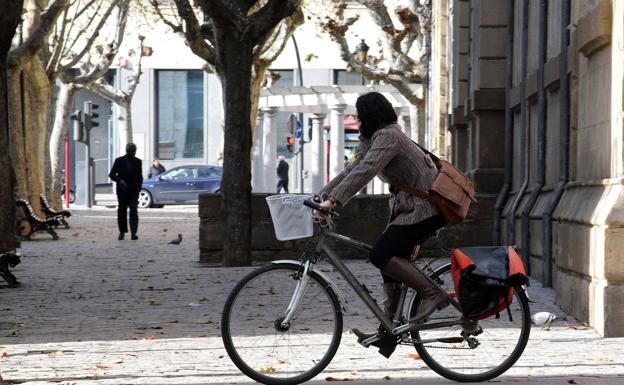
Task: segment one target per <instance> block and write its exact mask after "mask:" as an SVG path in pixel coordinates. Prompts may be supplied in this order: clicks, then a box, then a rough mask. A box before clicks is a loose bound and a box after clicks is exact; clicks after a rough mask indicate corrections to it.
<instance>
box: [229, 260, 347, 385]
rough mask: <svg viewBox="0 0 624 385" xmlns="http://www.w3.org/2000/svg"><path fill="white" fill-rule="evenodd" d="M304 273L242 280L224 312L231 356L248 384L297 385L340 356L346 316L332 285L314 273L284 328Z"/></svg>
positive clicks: (292, 270) (273, 268)
mask: <svg viewBox="0 0 624 385" xmlns="http://www.w3.org/2000/svg"><path fill="white" fill-rule="evenodd" d="M302 270H303V269H301V268H300V267H299V266H297V265H293V264H270V265H267V266H264V267H261V268H259V269H258V270H255V271H253V272H252V273H250V274H249V275H247V276H246V277H245V278H243V279H242V280H241V281H240V282H239V283H238V284H237V285H236V287H235V288H234V290H232V292H231V293H230V295H229V297H228V299H227V301H226V303H225V307H224V309H223V315H222V322H221V330H222V334H221V335H222V338H223V343H224V345H225V348H226V350H227V352H228V355H229V356H230V358H231V359H232V361H233V362H234V364H235V365H236V366H237V367H238V368H239V369H240V370H241V371H242V372H243V373H244V374H246V375H247V376H249V377H250V378H252V379H254V380H256V381H258V382H261V383H264V384H276V385H290V384H299V383H302V382H305V381H308V380H309V379H311V378H312V377H314V376H316V375H317V374H318V373H320V372H321V371H322V370H323V369H324V368H325V367H326V366H327V365H328V364H329V362H330V361H331V359H332V358H333V357H334V355H335V354H336V351H337V349H338V345H339V344H340V339H341V337H342V311H341V309H340V303H339V301H338V299H337V298H336V295H335V294H334V292H333V290H332V288H331V286H330V284H329V283H328V282H327V281H326V280H325V279H323V278H321V277H320V276H319V275H318V274H316V273H315V272H311V273H309V278H310V279H309V280H308V283H307V286H306V289H305V293H304V294H303V298H302V300H301V304H300V305H299V307H298V310H297V312H296V313H295V316H294V318H293V319H292V321H291V322H290V325H289V326H288V327H286V328H284V327H282V326H281V321H282V320H283V318H284V314H285V311H286V309H287V308H288V306H289V304H290V302H291V299H292V296H293V293H294V291H295V287H296V286H297V284H298V283H299V282H300V281H301V275H302Z"/></svg>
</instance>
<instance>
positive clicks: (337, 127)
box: [329, 104, 346, 178]
mask: <svg viewBox="0 0 624 385" xmlns="http://www.w3.org/2000/svg"><path fill="white" fill-rule="evenodd" d="M345 107H346V105H345V104H336V105H333V106H331V107H330V108H331V115H330V126H331V128H330V131H329V133H330V140H331V144H330V149H329V177H330V178H333V177H335V176H336V175H338V174H340V172H341V171H342V170H343V169H344V110H345Z"/></svg>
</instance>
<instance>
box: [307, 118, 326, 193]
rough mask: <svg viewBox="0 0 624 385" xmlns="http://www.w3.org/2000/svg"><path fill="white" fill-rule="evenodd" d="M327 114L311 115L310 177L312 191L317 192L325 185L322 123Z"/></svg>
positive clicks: (323, 131)
mask: <svg viewBox="0 0 624 385" xmlns="http://www.w3.org/2000/svg"><path fill="white" fill-rule="evenodd" d="M326 117H327V114H314V115H312V141H311V142H310V151H311V153H310V179H311V182H312V192H313V193H315V194H316V193H317V192H318V191H319V190H320V189H321V188H322V187H323V186H324V185H325V172H326V171H325V170H326V169H327V168H326V167H325V156H326V155H325V130H324V129H323V123H324V122H325V118H326Z"/></svg>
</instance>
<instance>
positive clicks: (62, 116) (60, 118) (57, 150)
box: [48, 83, 78, 209]
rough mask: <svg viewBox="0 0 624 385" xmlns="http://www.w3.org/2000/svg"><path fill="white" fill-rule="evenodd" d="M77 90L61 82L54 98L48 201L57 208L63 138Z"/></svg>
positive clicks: (59, 197) (63, 145)
mask: <svg viewBox="0 0 624 385" xmlns="http://www.w3.org/2000/svg"><path fill="white" fill-rule="evenodd" d="M77 91H78V90H77V89H76V87H75V86H74V85H73V84H71V83H69V84H67V83H61V88H60V90H59V94H58V98H57V100H56V114H55V115H54V125H53V126H52V134H51V135H50V145H49V150H50V168H51V171H50V172H51V174H52V185H51V188H50V196H49V197H48V198H49V199H50V201H51V202H52V203H53V204H54V205H55V206H56V208H57V209H60V208H61V207H60V206H61V204H62V203H61V185H62V184H63V183H64V181H62V180H61V163H62V162H63V159H64V157H63V154H65V140H66V139H67V127H68V126H69V124H70V119H69V116H70V115H71V107H72V102H73V100H74V96H75V95H76V92H77Z"/></svg>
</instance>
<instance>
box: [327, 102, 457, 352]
mask: <svg viewBox="0 0 624 385" xmlns="http://www.w3.org/2000/svg"><path fill="white" fill-rule="evenodd" d="M355 107H356V109H357V117H356V120H357V125H358V128H359V130H360V145H359V148H358V153H357V158H356V160H355V161H354V162H353V163H351V164H350V165H348V166H347V167H346V168H345V169H344V170H343V171H342V172H341V173H340V174H338V175H337V176H336V177H335V178H334V179H332V180H331V181H330V182H329V183H328V184H327V185H326V186H325V187H323V188H322V189H321V191H320V192H319V196H320V197H321V199H322V200H323V202H322V203H321V206H323V207H325V208H328V209H332V208H340V207H341V206H343V205H345V204H346V203H347V202H348V201H349V199H351V197H353V196H354V195H355V194H356V193H357V192H358V191H360V190H361V189H362V188H363V187H364V186H366V185H367V184H368V182H369V181H370V180H372V179H373V178H374V177H375V176H379V177H380V179H382V180H383V181H384V182H386V183H389V184H390V193H391V197H390V209H391V212H390V219H389V221H388V225H387V227H386V229H385V230H384V232H383V233H382V234H381V237H380V238H379V239H378V240H377V242H376V243H375V244H374V246H373V249H372V251H371V253H370V260H371V262H372V263H373V265H375V266H376V267H377V268H379V270H381V275H382V278H383V282H384V286H383V287H384V300H383V303H384V312H385V313H386V314H387V315H389V316H390V317H392V315H393V314H394V311H395V307H396V306H397V303H396V302H397V301H398V295H399V294H400V283H401V282H402V283H405V284H407V285H408V286H409V287H411V288H412V289H414V290H416V291H417V292H418V294H419V295H420V296H421V298H422V304H421V306H420V307H419V308H418V309H419V311H418V313H417V314H416V316H415V317H414V318H413V319H412V320H413V321H415V322H419V321H422V320H424V319H425V318H426V317H427V316H428V315H430V314H431V313H432V312H433V311H434V310H436V309H441V308H443V307H445V306H447V305H448V300H447V297H446V296H445V295H444V294H443V293H442V292H441V291H440V290H439V289H438V288H437V287H436V286H435V285H434V284H433V283H432V282H430V281H429V279H427V278H426V276H425V275H424V274H423V273H422V272H421V271H420V270H419V269H417V268H416V267H415V266H413V265H412V264H411V263H410V262H409V261H408V260H407V258H408V257H409V256H410V255H411V253H412V251H413V249H414V247H415V246H417V245H419V244H420V243H422V242H423V241H424V240H425V239H427V238H428V237H429V236H431V235H432V234H434V233H435V232H436V231H437V230H438V229H440V228H442V227H444V226H445V225H446V221H445V219H444V217H443V216H442V215H441V214H440V213H439V211H438V209H437V208H436V207H435V206H434V205H433V204H431V203H430V202H428V201H426V200H424V199H421V198H419V197H417V196H415V195H411V194H409V193H408V192H406V191H402V190H401V189H400V186H414V187H417V188H419V189H421V190H423V191H427V190H428V189H429V187H430V186H431V183H432V182H433V180H434V179H435V177H436V176H437V174H438V170H437V168H436V167H435V165H434V163H433V161H432V160H431V158H430V157H429V156H428V155H427V154H425V153H424V152H423V151H422V150H421V149H420V148H419V147H418V146H417V145H416V144H415V143H414V142H413V141H412V140H411V139H410V138H409V137H407V136H406V135H405V134H404V133H403V131H402V130H401V127H400V126H399V125H398V124H397V115H396V112H395V111H394V108H393V107H392V104H391V103H390V102H389V101H388V100H387V99H386V98H385V97H384V96H383V95H382V94H380V93H378V92H370V93H367V94H365V95H362V96H360V97H359V98H358V99H357V101H356V103H355ZM317 215H322V214H321V213H317ZM380 331H381V332H382V335H383V337H382V339H381V340H380V341H379V342H377V343H374V344H373V345H376V346H377V347H379V348H380V349H379V352H380V353H381V354H382V355H384V356H386V357H390V355H391V354H392V352H393V351H394V349H395V348H396V345H397V338H396V336H391V335H387V334H385V333H384V332H383V328H380ZM353 332H354V334H356V335H357V336H358V339H359V340H364V339H366V338H368V337H371V336H373V335H375V334H376V333H372V334H365V333H362V332H360V331H359V330H357V329H353Z"/></svg>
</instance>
